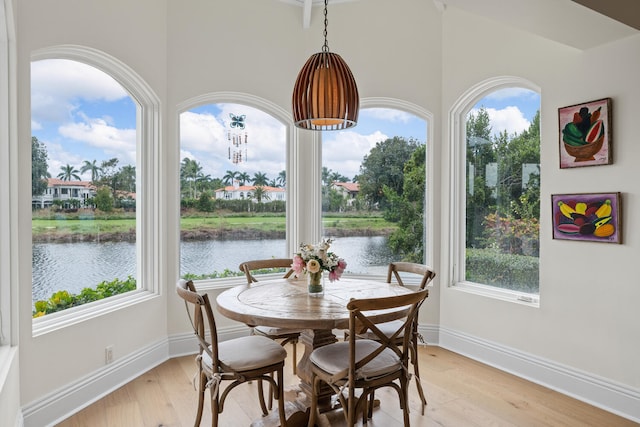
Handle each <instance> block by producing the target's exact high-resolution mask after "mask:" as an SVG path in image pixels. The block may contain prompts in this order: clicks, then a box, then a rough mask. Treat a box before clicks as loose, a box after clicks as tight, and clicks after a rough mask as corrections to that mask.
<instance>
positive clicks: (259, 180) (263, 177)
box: [251, 172, 269, 186]
mask: <svg viewBox="0 0 640 427" xmlns="http://www.w3.org/2000/svg"><path fill="white" fill-rule="evenodd" d="M251 182H253V185H255V186H258V185H267V183H268V182H269V180H268V178H267V174H266V173H263V172H256V173H254V174H253V179H252V180H251Z"/></svg>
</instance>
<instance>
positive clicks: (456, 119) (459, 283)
mask: <svg viewBox="0 0 640 427" xmlns="http://www.w3.org/2000/svg"><path fill="white" fill-rule="evenodd" d="M508 88H524V89H529V90H532V91H534V92H537V93H538V94H541V89H540V87H539V86H537V85H536V84H534V83H533V82H531V81H529V80H527V79H524V78H521V77H517V76H500V77H494V78H489V79H487V80H484V81H482V82H480V83H478V84H477V85H475V86H473V87H471V88H470V89H468V90H467V91H466V92H465V93H463V94H462V95H461V96H460V98H458V100H457V101H456V102H455V103H454V104H453V106H452V107H451V110H450V112H449V160H450V164H449V166H450V176H449V183H450V185H449V188H450V196H449V197H450V199H449V210H450V215H449V218H450V220H449V221H450V222H449V242H450V246H449V260H450V263H449V265H450V269H451V270H450V271H449V275H450V276H449V281H448V282H449V283H448V287H449V288H451V289H456V290H460V291H464V292H470V293H474V294H477V295H481V296H486V297H489V298H495V299H499V300H504V301H510V302H514V303H519V304H524V305H529V306H533V307H539V305H540V296H539V294H538V295H535V294H530V293H526V292H519V291H514V290H510V289H504V288H499V287H496V286H490V285H486V284H482V283H475V282H469V281H467V280H465V278H466V276H465V259H466V240H465V229H466V225H465V218H466V179H467V176H466V117H467V114H468V113H469V111H471V109H472V108H473V107H474V106H475V105H476V104H477V103H478V102H479V101H480V100H481V99H482V98H484V97H485V96H487V95H489V94H490V93H493V92H495V91H498V90H500V89H508Z"/></svg>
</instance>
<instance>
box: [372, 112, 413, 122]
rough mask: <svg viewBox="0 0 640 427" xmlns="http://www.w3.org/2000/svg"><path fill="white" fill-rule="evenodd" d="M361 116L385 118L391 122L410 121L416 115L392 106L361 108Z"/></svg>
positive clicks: (377, 118) (374, 118)
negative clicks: (393, 108) (391, 107)
mask: <svg viewBox="0 0 640 427" xmlns="http://www.w3.org/2000/svg"><path fill="white" fill-rule="evenodd" d="M360 118H361V119H362V118H364V119H373V120H384V121H387V122H391V123H394V122H399V123H408V122H409V121H410V120H411V119H412V118H414V116H413V115H411V114H409V113H406V112H404V111H400V110H392V109H390V108H364V109H362V110H360Z"/></svg>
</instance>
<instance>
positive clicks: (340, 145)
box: [322, 131, 389, 180]
mask: <svg viewBox="0 0 640 427" xmlns="http://www.w3.org/2000/svg"><path fill="white" fill-rule="evenodd" d="M324 137H325V139H324V141H323V142H322V145H323V146H322V164H323V165H324V166H325V167H327V168H328V169H330V170H331V171H333V172H338V173H340V174H342V175H344V176H346V177H347V178H349V179H350V180H351V179H353V177H354V176H355V175H357V174H358V173H360V165H361V164H362V160H363V158H364V156H365V155H367V154H369V152H370V151H371V149H372V148H373V147H375V146H376V144H377V143H378V142H380V141H385V140H386V139H388V138H389V137H388V136H387V135H385V134H383V133H382V132H381V131H375V132H373V133H371V134H369V135H361V134H359V133H356V132H355V131H342V132H338V133H337V134H333V133H331V134H329V133H326V132H325V133H324Z"/></svg>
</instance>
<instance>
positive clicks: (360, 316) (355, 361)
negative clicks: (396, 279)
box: [308, 289, 429, 427]
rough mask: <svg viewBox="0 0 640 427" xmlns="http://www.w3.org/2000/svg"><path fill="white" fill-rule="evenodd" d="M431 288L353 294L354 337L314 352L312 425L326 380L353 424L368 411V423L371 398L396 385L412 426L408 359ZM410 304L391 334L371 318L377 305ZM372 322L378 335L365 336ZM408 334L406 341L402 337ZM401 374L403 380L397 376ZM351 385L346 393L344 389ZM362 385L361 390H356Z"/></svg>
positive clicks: (406, 422) (351, 319)
mask: <svg viewBox="0 0 640 427" xmlns="http://www.w3.org/2000/svg"><path fill="white" fill-rule="evenodd" d="M428 294H429V290H428V289H422V290H418V291H416V292H412V293H409V294H403V295H397V296H392V297H385V298H369V299H352V300H351V301H349V303H348V304H347V309H348V310H349V339H348V341H339V342H336V343H333V344H328V345H325V346H322V347H318V348H316V349H315V350H313V352H312V353H311V355H310V358H309V360H310V362H311V384H312V393H311V410H310V417H309V423H308V425H309V427H312V426H314V425H315V424H316V422H317V417H318V393H319V390H320V385H321V383H323V382H324V383H326V384H327V385H328V386H329V387H331V388H332V389H333V391H334V392H335V394H336V395H337V397H338V400H339V402H340V404H341V406H342V408H343V411H344V416H345V419H346V421H347V426H349V427H352V426H354V425H355V423H356V421H357V419H358V416H359V415H362V424H366V423H367V419H369V418H370V417H371V415H372V413H371V411H370V408H371V407H372V406H373V405H372V403H371V404H370V403H369V402H370V401H372V400H373V393H374V392H375V390H377V389H379V388H381V387H391V388H393V389H395V390H396V392H397V393H398V397H399V400H400V407H401V408H402V412H403V418H404V425H405V427H407V426H409V400H408V394H409V391H408V387H409V379H410V376H411V374H410V373H409V369H408V364H409V357H410V352H411V348H412V346H411V336H412V330H413V324H414V323H415V322H416V321H417V316H418V311H419V309H420V305H422V303H423V302H424V300H425V298H427V296H428ZM401 307H405V308H406V309H407V315H406V317H405V318H404V320H402V321H400V324H399V328H398V329H397V330H396V331H395V332H394V333H393V334H391V335H387V334H386V333H385V332H383V331H381V330H380V329H379V328H378V325H376V324H375V323H374V322H373V321H372V320H371V318H370V316H371V311H372V310H390V309H399V308H401ZM362 328H367V329H368V330H370V331H371V332H372V333H373V334H374V335H375V336H376V337H377V340H370V339H363V338H359V337H358V336H357V332H358V331H361V330H362ZM400 336H402V337H403V339H402V344H401V345H398V340H397V338H398V337H400ZM396 380H398V382H399V384H398V383H397V382H396ZM345 389H346V391H347V392H346V393H344V390H345ZM356 389H361V390H362V392H361V394H360V395H358V396H357V395H356V393H355V390H356Z"/></svg>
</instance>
